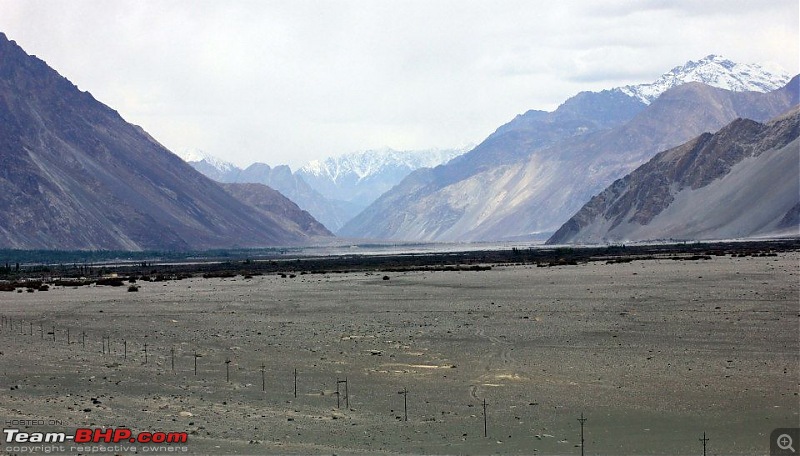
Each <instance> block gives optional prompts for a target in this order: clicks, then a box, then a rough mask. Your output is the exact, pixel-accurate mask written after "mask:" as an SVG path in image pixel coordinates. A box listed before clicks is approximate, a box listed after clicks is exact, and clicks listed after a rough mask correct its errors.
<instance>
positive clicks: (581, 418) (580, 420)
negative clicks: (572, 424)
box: [578, 412, 586, 456]
mask: <svg viewBox="0 0 800 456" xmlns="http://www.w3.org/2000/svg"><path fill="white" fill-rule="evenodd" d="M578 422H579V423H581V456H584V453H583V451H584V450H583V423H585V422H586V418H584V417H583V412H581V417H580V418H578Z"/></svg>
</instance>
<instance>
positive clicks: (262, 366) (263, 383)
mask: <svg viewBox="0 0 800 456" xmlns="http://www.w3.org/2000/svg"><path fill="white" fill-rule="evenodd" d="M266 368H267V366H265V365H264V363H261V392H262V393H263V392H264V391H266V390H267V384H266V381H265V380H264V370H265V369H266Z"/></svg>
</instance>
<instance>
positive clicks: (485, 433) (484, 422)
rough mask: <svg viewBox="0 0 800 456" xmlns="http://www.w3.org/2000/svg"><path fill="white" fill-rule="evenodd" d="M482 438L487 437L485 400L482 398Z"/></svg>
mask: <svg viewBox="0 0 800 456" xmlns="http://www.w3.org/2000/svg"><path fill="white" fill-rule="evenodd" d="M483 436H484V437H488V436H489V427H488V420H487V418H486V398H483Z"/></svg>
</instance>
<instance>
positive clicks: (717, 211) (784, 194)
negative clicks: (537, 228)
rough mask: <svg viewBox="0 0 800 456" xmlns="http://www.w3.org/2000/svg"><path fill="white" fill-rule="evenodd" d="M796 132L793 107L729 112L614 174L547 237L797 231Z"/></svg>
mask: <svg viewBox="0 0 800 456" xmlns="http://www.w3.org/2000/svg"><path fill="white" fill-rule="evenodd" d="M799 138H800V109H798V108H795V109H793V110H792V111H791V112H790V113H789V114H787V115H784V116H781V117H779V118H777V119H775V120H773V121H771V122H769V123H767V124H761V123H758V122H755V121H753V120H747V119H737V120H734V121H733V122H732V123H730V124H729V125H727V126H725V127H724V128H723V129H721V130H720V131H718V132H717V133H715V134H711V133H704V134H702V135H700V136H698V137H696V138H694V139H692V140H691V141H689V142H687V143H685V144H683V145H681V146H678V147H676V148H674V149H670V150H667V151H665V152H662V153H659V154H658V155H656V156H655V157H653V158H652V159H651V160H650V161H648V162H647V163H645V164H644V165H642V166H640V167H638V168H637V169H636V170H634V171H633V172H632V173H630V174H628V175H627V176H625V177H624V178H622V179H619V180H617V181H615V182H614V183H613V184H611V185H610V186H609V187H608V188H606V189H605V190H604V191H603V192H601V193H600V194H598V195H597V196H595V197H593V198H592V199H591V200H590V201H589V202H588V203H587V204H586V205H584V206H583V207H582V208H581V209H580V210H579V211H578V212H577V213H576V214H575V215H574V216H573V217H572V218H570V219H569V220H568V221H567V222H566V223H565V224H564V225H563V226H562V227H561V228H559V230H558V231H556V233H555V234H554V235H553V236H552V237H551V238H550V239H549V240H548V241H547V243H548V244H564V243H580V244H597V243H613V242H623V241H646V240H664V239H670V240H703V239H728V238H744V237H753V236H768V235H787V234H788V235H794V236H797V235H800V217H799V214H800V180H798V176H799V175H800V139H799Z"/></svg>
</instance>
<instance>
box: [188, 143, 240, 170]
mask: <svg viewBox="0 0 800 456" xmlns="http://www.w3.org/2000/svg"><path fill="white" fill-rule="evenodd" d="M177 155H178V156H179V157H180V158H181V159H182V160H183V161H185V162H187V163H192V162H195V163H196V162H205V163H206V164H208V165H209V166H211V167H212V168H214V169H216V170H217V171H219V172H220V173H225V172H228V171H231V170H233V169H235V168H236V165H234V164H233V163H231V162H227V161H225V160H222V159H220V158H217V157H215V156H213V155H211V154H209V153H207V152H204V151H202V150H200V149H183V150H181V151H180V152H178V153H177Z"/></svg>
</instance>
